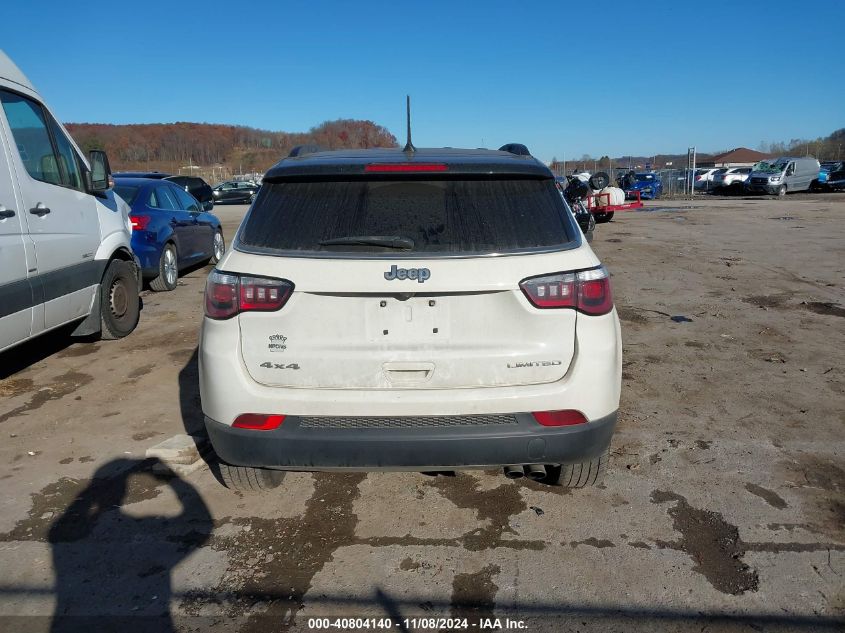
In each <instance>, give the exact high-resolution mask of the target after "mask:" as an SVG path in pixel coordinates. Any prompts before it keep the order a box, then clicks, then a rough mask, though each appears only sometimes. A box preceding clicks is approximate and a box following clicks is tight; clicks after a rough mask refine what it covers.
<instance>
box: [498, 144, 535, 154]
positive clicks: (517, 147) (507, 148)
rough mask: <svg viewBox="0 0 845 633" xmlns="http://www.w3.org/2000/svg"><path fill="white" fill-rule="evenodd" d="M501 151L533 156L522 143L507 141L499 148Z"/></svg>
mask: <svg viewBox="0 0 845 633" xmlns="http://www.w3.org/2000/svg"><path fill="white" fill-rule="evenodd" d="M499 151H500V152H508V153H509V154H515V155H516V156H531V152H529V151H528V148H527V147H525V145H523V144H522V143H507V144H506V145H502V146H501V147H500V148H499Z"/></svg>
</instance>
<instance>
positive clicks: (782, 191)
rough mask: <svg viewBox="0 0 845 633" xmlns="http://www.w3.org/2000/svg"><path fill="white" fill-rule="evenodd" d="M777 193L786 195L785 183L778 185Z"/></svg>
mask: <svg viewBox="0 0 845 633" xmlns="http://www.w3.org/2000/svg"><path fill="white" fill-rule="evenodd" d="M778 195H779V196H785V195H786V185H781V186H780V187H778Z"/></svg>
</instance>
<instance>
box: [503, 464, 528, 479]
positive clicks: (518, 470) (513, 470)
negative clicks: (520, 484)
mask: <svg viewBox="0 0 845 633" xmlns="http://www.w3.org/2000/svg"><path fill="white" fill-rule="evenodd" d="M524 474H525V473H524V472H523V470H522V466H514V465H510V466H505V477H507V478H508V479H521V478H522V476H523V475H524Z"/></svg>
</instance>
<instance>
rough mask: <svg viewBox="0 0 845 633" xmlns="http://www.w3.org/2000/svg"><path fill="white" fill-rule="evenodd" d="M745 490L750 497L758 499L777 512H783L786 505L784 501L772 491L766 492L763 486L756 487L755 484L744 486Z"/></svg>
mask: <svg viewBox="0 0 845 633" xmlns="http://www.w3.org/2000/svg"><path fill="white" fill-rule="evenodd" d="M745 489H746V490H747V491H748V492H750V493H751V494H752V495H756V496H758V497H760V498H761V499H762V500H763V501H765V502H766V503H768V504H769V505H770V506H772V507H773V508H777V509H778V510H783V509H784V508H785V507H786V505H787V504H786V501H784V500H783V499H782V498H781V496H780V495H779V494H778V493H776V492H774V491H773V490H767V489H766V488H763V486H758V485H757V484H745Z"/></svg>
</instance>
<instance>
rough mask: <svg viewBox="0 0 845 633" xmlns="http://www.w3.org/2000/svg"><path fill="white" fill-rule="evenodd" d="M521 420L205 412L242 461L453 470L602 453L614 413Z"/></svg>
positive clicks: (229, 456)
mask: <svg viewBox="0 0 845 633" xmlns="http://www.w3.org/2000/svg"><path fill="white" fill-rule="evenodd" d="M514 417H515V418H516V420H517V423H516V424H508V425H456V426H453V427H442V426H440V427H427V428H390V429H387V428H368V429H360V428H356V429H350V428H303V426H302V425H301V424H300V418H299V417H298V416H288V417H287V418H286V419H285V421H284V424H282V426H280V427H279V428H278V429H274V430H272V431H253V430H247V429H238V428H233V427H230V426H228V425H226V424H221V423H220V422H216V421H214V420H212V419H211V418H209V417H207V416H206V418H205V426H206V428H207V429H208V435H209V438H210V439H211V444H212V446H213V447H214V450H215V452H216V453H217V455H218V456H219V457H220V458H221V459H222V460H223V461H225V462H228V463H230V464H235V465H238V466H257V467H262V468H276V469H283V470H335V469H336V470H343V469H349V470H448V469H453V468H471V467H483V466H503V465H505V464H533V463H541V464H562V463H574V462H580V461H585V460H587V459H591V458H593V457H597V456H598V455H600V454H601V453H603V452H604V451H605V450H606V449H607V447H608V446H609V444H610V438H611V436H612V435H613V430H614V428H615V426H616V418H617V414H616V413H615V412H614V413H612V414H610V415H608V416H605V417H603V418H599V419H597V420H593V421H591V422H588V423H586V424H578V425H574V426H562V427H544V426H541V425H540V424H538V423H537V422H536V421H535V420H534V417H533V416H532V415H531V414H530V413H517V414H514Z"/></svg>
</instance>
